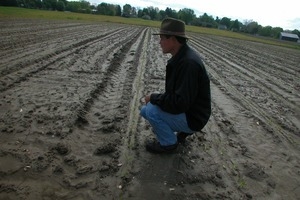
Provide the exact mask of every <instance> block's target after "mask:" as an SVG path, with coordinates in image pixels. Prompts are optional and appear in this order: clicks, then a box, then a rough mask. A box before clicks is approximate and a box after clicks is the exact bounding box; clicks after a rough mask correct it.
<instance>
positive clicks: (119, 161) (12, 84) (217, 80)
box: [0, 20, 300, 200]
mask: <svg viewBox="0 0 300 200" xmlns="http://www.w3.org/2000/svg"><path fill="white" fill-rule="evenodd" d="M156 31H157V29H155V28H149V27H140V26H130V25H121V24H112V23H111V24H110V23H101V24H96V23H79V22H70V21H45V20H2V21H0V36H1V37H0V131H1V133H0V199H6V200H9V199H14V200H16V199H30V200H34V199H39V200H40V199H72V200H79V199H89V200H90V199H97V200H98V199H137V200H140V199H299V197H300V52H299V50H291V49H287V48H281V47H276V46H269V45H264V44H259V43H254V42H248V41H242V40H237V39H229V38H223V37H217V36H209V35H200V34H195V33H190V34H188V35H189V36H190V37H191V40H190V41H189V44H190V45H191V46H192V47H193V48H195V49H196V50H197V51H198V52H199V53H200V54H201V55H202V57H203V60H204V63H205V65H206V68H207V71H208V73H209V76H210V79H211V91H212V110H213V113H212V116H211V118H210V120H209V122H208V124H207V126H206V127H205V128H204V129H203V131H202V132H199V133H196V134H194V135H193V136H192V137H191V138H188V141H187V143H186V144H185V145H181V146H180V147H179V149H178V152H177V153H176V154H171V155H152V154H150V153H148V152H146V150H145V147H144V142H145V141H146V140H147V139H150V138H153V137H154V136H153V133H152V130H151V127H150V126H149V124H148V123H147V122H146V121H145V120H144V119H142V118H141V116H140V115H139V109H140V107H141V106H142V102H141V98H142V97H143V96H144V95H146V94H149V93H151V92H154V91H163V90H164V76H165V65H166V62H167V60H168V59H169V58H170V57H169V56H168V55H162V52H161V50H160V46H159V37H157V36H153V35H152V33H154V32H156Z"/></svg>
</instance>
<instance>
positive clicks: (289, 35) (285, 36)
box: [280, 32, 299, 42]
mask: <svg viewBox="0 0 300 200" xmlns="http://www.w3.org/2000/svg"><path fill="white" fill-rule="evenodd" d="M280 40H287V41H292V42H297V41H298V40H299V36H298V35H297V34H293V33H285V32H281V33H280Z"/></svg>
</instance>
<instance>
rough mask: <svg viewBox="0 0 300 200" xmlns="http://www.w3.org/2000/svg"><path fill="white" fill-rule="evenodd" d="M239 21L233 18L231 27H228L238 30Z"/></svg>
mask: <svg viewBox="0 0 300 200" xmlns="http://www.w3.org/2000/svg"><path fill="white" fill-rule="evenodd" d="M240 24H241V23H240V22H239V20H237V19H236V20H234V21H233V22H232V25H231V27H230V29H231V30H232V31H239V30H240Z"/></svg>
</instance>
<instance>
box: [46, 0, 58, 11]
mask: <svg viewBox="0 0 300 200" xmlns="http://www.w3.org/2000/svg"><path fill="white" fill-rule="evenodd" d="M56 4H57V0H43V8H44V9H47V10H56Z"/></svg>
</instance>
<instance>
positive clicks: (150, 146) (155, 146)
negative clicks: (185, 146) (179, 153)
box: [146, 141, 178, 154]
mask: <svg viewBox="0 0 300 200" xmlns="http://www.w3.org/2000/svg"><path fill="white" fill-rule="evenodd" d="M177 146H178V144H177V143H176V144H173V145H168V146H162V145H161V144H160V143H159V142H158V141H151V142H148V143H147V144H146V150H147V151H149V152H151V153H156V154H164V153H174V152H175V151H176V149H177Z"/></svg>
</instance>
